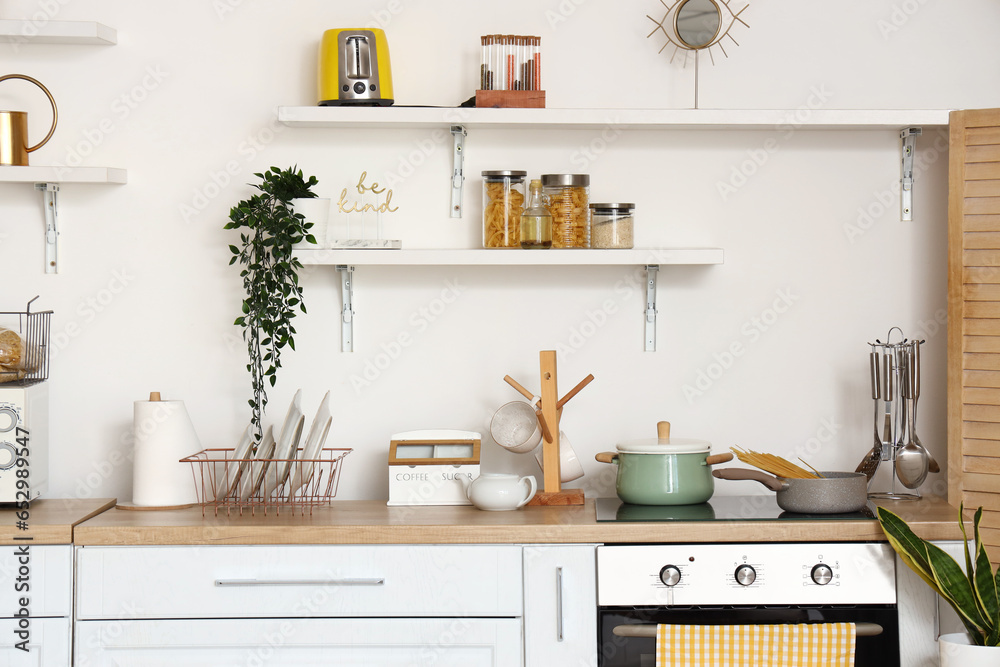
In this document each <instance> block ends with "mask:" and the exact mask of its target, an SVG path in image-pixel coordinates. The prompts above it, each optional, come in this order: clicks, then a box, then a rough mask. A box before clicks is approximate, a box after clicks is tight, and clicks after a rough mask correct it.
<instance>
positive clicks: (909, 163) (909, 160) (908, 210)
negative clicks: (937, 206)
mask: <svg viewBox="0 0 1000 667" xmlns="http://www.w3.org/2000/svg"><path fill="white" fill-rule="evenodd" d="M921 134H923V130H922V129H921V128H919V127H908V128H906V129H905V130H900V131H899V138H900V139H901V140H902V143H903V148H902V150H903V155H902V159H901V164H902V167H901V168H902V172H901V176H900V180H899V184H900V188H899V216H900V220H903V221H904V222H909V221H911V220H913V154H914V152H915V151H916V144H917V137H919V136H920V135H921Z"/></svg>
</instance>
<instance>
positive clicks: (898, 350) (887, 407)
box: [868, 327, 924, 500]
mask: <svg viewBox="0 0 1000 667" xmlns="http://www.w3.org/2000/svg"><path fill="white" fill-rule="evenodd" d="M893 331H898V332H899V335H900V338H902V340H901V341H900V342H898V343H891V342H889V340H890V339H891V338H892V333H893ZM923 343H924V341H922V340H912V341H911V340H907V339H906V337H905V336H903V332H902V330H901V329H900V328H899V327H893V328H892V329H890V330H889V333H888V335H887V336H886V342H884V343H883V342H881V341H879V340H878V339H876V340H875V342H874V343H869V345H870V346H871V348H872V349H871V354H872V359H873V361H876V362H877V363H873V372H872V385H873V387H872V396H873V398H874V400H875V433H876V434H877V435H876V437H879V439H880V441H881V445H882V452H881V456H880V457H879V460H878V466H877V467H876V470H875V473H873V474H872V476H871V478H870V479H869V481H868V497H869V498H879V499H889V500H918V499H919V498H920V497H921V496H920V492H919V490H917V488H914V489H910V488H907V487H906V486H904V485H903V484H902V482H901V481H900V479H899V475H898V473H897V471H896V457H897V456H898V455H899V453H900V451H901V450H902V449H903V447H904V446H905V445H906V443H907V442H908V441H910V440H911V439H912V438H913V437H914V436H915V433H913V432H911V430H910V426H909V425H910V424H915V423H916V407H917V397H918V396H919V395H920V346H921V345H922V344H923ZM875 366H877V368H876V367H875ZM910 411H912V413H913V415H912V421H911V415H910ZM915 430H916V429H915V427H914V428H913V431H915ZM876 447H877V446H876ZM882 464H888V465H889V467H890V469H891V477H890V480H889V485H888V488H887V489H884V490H883V489H879V490H875V491H873V490H872V487H873V485H874V484H875V480H876V477H877V476H878V468H879V467H881V466H882ZM917 486H918V488H919V485H917Z"/></svg>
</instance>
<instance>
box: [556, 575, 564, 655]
mask: <svg viewBox="0 0 1000 667" xmlns="http://www.w3.org/2000/svg"><path fill="white" fill-rule="evenodd" d="M556 640H557V641H562V640H563V575H562V567H561V566H560V567H557V568H556Z"/></svg>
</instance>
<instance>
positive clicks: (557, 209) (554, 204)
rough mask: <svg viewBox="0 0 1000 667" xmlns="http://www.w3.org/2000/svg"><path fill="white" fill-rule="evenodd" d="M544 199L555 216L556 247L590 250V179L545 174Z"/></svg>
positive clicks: (543, 179) (553, 235) (587, 175)
mask: <svg viewBox="0 0 1000 667" xmlns="http://www.w3.org/2000/svg"><path fill="white" fill-rule="evenodd" d="M542 196H543V199H544V201H545V206H546V208H548V209H549V213H551V214H552V247H553V248H589V247H590V209H588V208H587V203H588V200H589V199H590V175H589V174H543V175H542Z"/></svg>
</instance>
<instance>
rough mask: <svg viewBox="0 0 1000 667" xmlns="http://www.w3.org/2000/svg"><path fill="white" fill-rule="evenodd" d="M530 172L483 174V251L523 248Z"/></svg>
mask: <svg viewBox="0 0 1000 667" xmlns="http://www.w3.org/2000/svg"><path fill="white" fill-rule="evenodd" d="M527 175H528V172H526V171H484V172H483V247H484V248H520V247H521V213H523V212H524V178H525V176H527Z"/></svg>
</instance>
